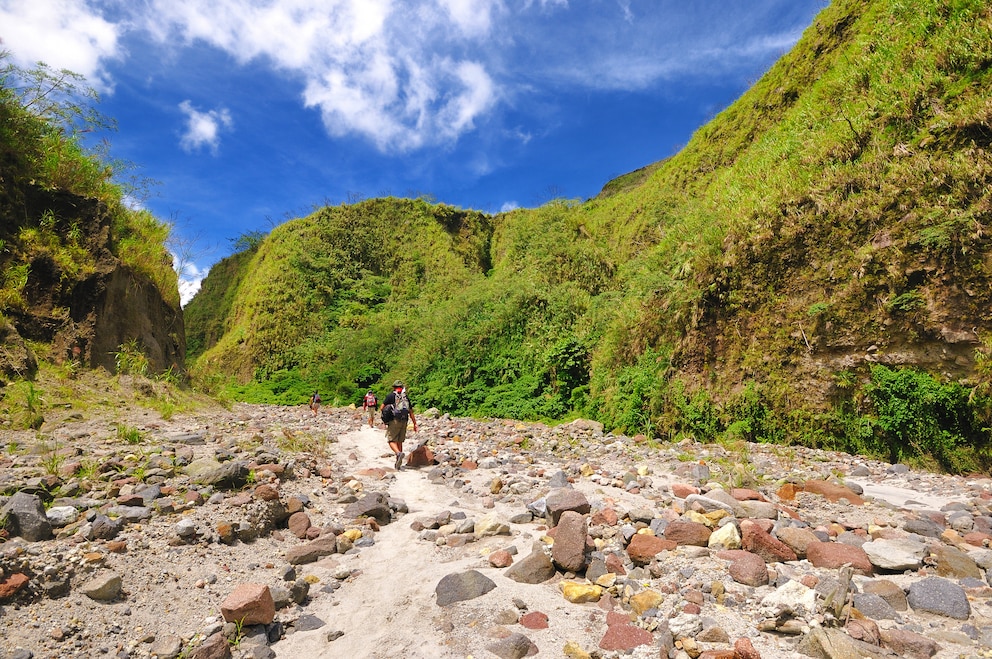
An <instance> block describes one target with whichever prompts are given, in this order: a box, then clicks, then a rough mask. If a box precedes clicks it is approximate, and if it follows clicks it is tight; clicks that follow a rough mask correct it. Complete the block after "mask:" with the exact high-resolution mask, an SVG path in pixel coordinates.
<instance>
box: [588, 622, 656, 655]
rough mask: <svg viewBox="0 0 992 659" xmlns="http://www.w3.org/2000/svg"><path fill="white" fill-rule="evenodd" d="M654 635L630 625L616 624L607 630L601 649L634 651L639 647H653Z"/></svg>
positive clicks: (600, 645) (600, 644)
mask: <svg viewBox="0 0 992 659" xmlns="http://www.w3.org/2000/svg"><path fill="white" fill-rule="evenodd" d="M653 642H654V635H652V634H651V632H649V631H648V630H646V629H641V628H640V627H635V626H634V625H632V624H630V623H622V624H614V625H610V626H609V627H607V628H606V634H605V635H604V636H603V640H601V641H600V642H599V647H600V648H602V649H603V650H633V649H634V648H636V647H637V646H639V645H651V644H652V643H653Z"/></svg>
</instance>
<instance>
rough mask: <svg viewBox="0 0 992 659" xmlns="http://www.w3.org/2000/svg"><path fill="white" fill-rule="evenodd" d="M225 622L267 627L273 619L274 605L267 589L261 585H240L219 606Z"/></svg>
mask: <svg viewBox="0 0 992 659" xmlns="http://www.w3.org/2000/svg"><path fill="white" fill-rule="evenodd" d="M220 612H221V615H222V616H224V620H226V621H227V622H233V623H236V624H239V625H267V624H269V623H270V622H272V620H273V619H274V618H275V615H276V605H275V600H273V599H272V593H271V592H270V591H269V587H268V586H265V585H263V584H255V583H245V584H241V585H240V586H238V587H237V588H235V589H234V591H233V592H232V593H231V594H230V595H228V596H227V598H226V599H225V600H224V602H223V603H222V604H221V605H220Z"/></svg>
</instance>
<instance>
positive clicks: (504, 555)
mask: <svg viewBox="0 0 992 659" xmlns="http://www.w3.org/2000/svg"><path fill="white" fill-rule="evenodd" d="M489 564H490V565H492V566H493V567H510V566H511V565H513V554H511V553H510V552H508V551H506V550H505V549H499V550H497V551H494V552H493V553H491V554H489Z"/></svg>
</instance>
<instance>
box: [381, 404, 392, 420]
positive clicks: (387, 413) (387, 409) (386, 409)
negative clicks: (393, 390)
mask: <svg viewBox="0 0 992 659" xmlns="http://www.w3.org/2000/svg"><path fill="white" fill-rule="evenodd" d="M392 420H393V406H392V405H383V406H382V422H383V423H389V422H390V421H392Z"/></svg>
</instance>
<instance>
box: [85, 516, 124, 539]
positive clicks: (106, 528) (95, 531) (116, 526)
mask: <svg viewBox="0 0 992 659" xmlns="http://www.w3.org/2000/svg"><path fill="white" fill-rule="evenodd" d="M123 528H124V520H122V519H110V518H109V517H107V516H106V515H97V516H96V517H94V518H93V521H92V522H90V532H89V534H88V538H89V539H90V540H113V539H114V538H116V537H117V534H118V533H120V532H121V529H123Z"/></svg>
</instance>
